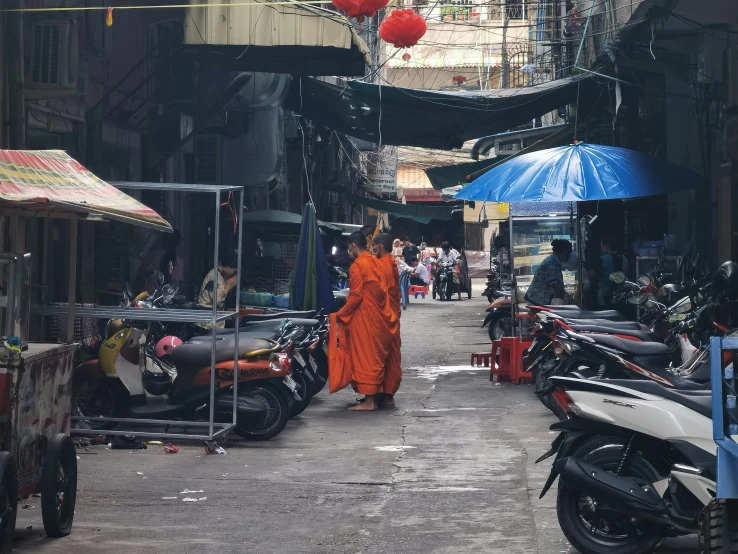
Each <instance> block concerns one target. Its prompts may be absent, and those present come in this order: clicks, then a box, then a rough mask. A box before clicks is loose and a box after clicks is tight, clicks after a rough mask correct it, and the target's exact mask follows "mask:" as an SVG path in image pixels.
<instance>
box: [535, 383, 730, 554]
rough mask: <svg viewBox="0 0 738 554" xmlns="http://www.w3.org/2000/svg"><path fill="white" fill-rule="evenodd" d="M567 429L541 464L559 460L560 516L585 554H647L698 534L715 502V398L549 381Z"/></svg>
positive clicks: (558, 427) (646, 387) (649, 387)
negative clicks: (664, 542) (664, 540)
mask: <svg viewBox="0 0 738 554" xmlns="http://www.w3.org/2000/svg"><path fill="white" fill-rule="evenodd" d="M552 381H553V383H554V385H555V386H556V387H557V388H556V390H555V392H554V398H555V399H556V402H557V404H558V406H559V407H560V409H561V410H562V411H564V412H565V413H566V415H567V419H565V420H563V421H560V422H558V423H555V424H554V425H552V426H551V430H552V431H558V432H559V433H560V434H559V436H558V437H557V438H556V439H555V440H554V442H553V444H552V445H551V449H550V450H549V451H548V452H547V453H546V454H544V455H543V456H541V458H539V459H538V460H537V461H536V463H539V462H541V461H543V460H545V459H547V458H548V457H550V456H552V455H554V454H555V455H556V458H555V460H554V463H553V465H552V469H551V473H550V475H549V477H548V480H547V481H546V483H545V485H544V487H543V490H542V491H541V495H540V497H541V498H543V496H545V494H546V493H547V492H548V491H549V489H550V488H551V486H552V485H553V483H554V481H555V480H556V478H557V477H558V478H559V486H558V493H557V497H556V514H557V516H558V520H559V524H560V525H561V530H562V531H563V532H564V535H565V536H566V538H567V539H568V540H569V542H570V543H571V544H572V545H573V546H574V547H575V548H576V549H577V550H578V551H579V552H581V553H582V554H610V553H611V552H623V553H626V552H627V553H628V554H646V553H647V552H651V551H652V550H653V549H654V548H655V547H656V545H657V544H658V543H659V542H660V541H661V539H662V538H663V537H668V536H678V535H687V534H694V533H698V532H699V531H700V529H701V526H700V518H701V514H702V512H703V511H704V509H705V507H706V506H708V505H709V504H710V503H711V502H712V500H713V498H714V497H715V491H716V490H717V489H716V483H715V464H716V446H715V443H714V441H713V438H712V421H711V415H712V414H711V409H712V407H711V402H712V400H711V395H710V392H709V391H676V390H673V389H670V388H667V387H664V386H661V385H659V384H658V383H656V382H653V381H643V380H640V381H629V380H602V381H596V380H595V381H591V380H580V379H573V378H566V377H554V378H552Z"/></svg>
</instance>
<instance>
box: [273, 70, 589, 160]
mask: <svg viewBox="0 0 738 554" xmlns="http://www.w3.org/2000/svg"><path fill="white" fill-rule="evenodd" d="M598 86H599V85H598V84H597V83H596V82H595V81H594V80H592V79H588V78H568V79H559V80H556V81H551V82H548V83H544V84H541V85H536V86H531V87H523V88H513V89H501V90H494V91H479V92H474V93H470V92H466V91H459V92H446V91H426V90H417V89H404V88H397V87H393V86H386V85H373V84H367V83H363V82H360V81H349V83H348V85H346V86H336V85H332V84H330V83H325V82H323V81H318V80H316V79H311V78H299V79H294V80H293V81H292V85H291V87H290V92H289V94H288V95H287V100H286V105H287V107H288V108H290V109H291V110H293V111H295V112H297V113H299V114H301V115H304V116H305V117H308V118H309V119H312V120H314V121H317V122H319V123H321V124H323V125H325V126H327V127H330V128H332V129H335V130H336V131H339V132H341V133H344V134H346V135H350V136H353V137H356V138H360V139H363V140H366V141H369V142H374V143H380V142H381V144H389V145H398V146H403V145H405V146H421V147H425V148H437V149H440V150H450V149H452V148H461V146H462V145H463V143H464V141H466V140H470V139H475V138H479V137H482V136H486V135H489V134H491V133H497V132H501V131H507V130H509V129H513V128H514V127H516V126H519V125H522V124H524V123H528V122H530V121H531V120H532V119H534V118H536V117H539V116H541V115H543V114H546V113H548V112H550V111H552V110H556V109H557V108H559V107H562V106H565V105H567V104H569V103H570V102H573V101H575V100H576V98H577V90H578V89H579V97H580V99H581V100H580V108H581V107H582V105H581V104H583V103H584V102H585V101H588V99H590V98H593V97H594V95H593V94H592V93H593V91H594V90H595V89H596V88H597V87H598ZM380 105H381V109H380ZM380 113H381V116H382V121H381V126H380V122H379V116H380ZM380 131H381V133H380ZM380 134H381V137H380Z"/></svg>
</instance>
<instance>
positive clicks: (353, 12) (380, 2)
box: [331, 0, 389, 23]
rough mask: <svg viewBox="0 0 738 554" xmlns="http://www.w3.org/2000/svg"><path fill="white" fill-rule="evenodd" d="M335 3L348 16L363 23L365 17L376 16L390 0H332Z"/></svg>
mask: <svg viewBox="0 0 738 554" xmlns="http://www.w3.org/2000/svg"><path fill="white" fill-rule="evenodd" d="M331 1H332V2H333V5H334V6H336V7H337V8H338V9H339V10H341V11H342V12H346V16H347V17H354V18H356V21H358V22H359V23H361V22H362V21H364V18H365V17H374V16H375V15H377V10H381V9H382V8H384V7H386V6H387V4H389V0H331Z"/></svg>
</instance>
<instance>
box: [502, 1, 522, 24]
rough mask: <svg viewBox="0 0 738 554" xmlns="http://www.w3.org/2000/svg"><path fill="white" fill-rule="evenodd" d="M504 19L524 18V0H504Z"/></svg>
mask: <svg viewBox="0 0 738 554" xmlns="http://www.w3.org/2000/svg"><path fill="white" fill-rule="evenodd" d="M505 18H506V19H525V0H505Z"/></svg>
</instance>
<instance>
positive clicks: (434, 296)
mask: <svg viewBox="0 0 738 554" xmlns="http://www.w3.org/2000/svg"><path fill="white" fill-rule="evenodd" d="M436 287H437V285H436V283H435V281H434V282H433V300H435V299H436Z"/></svg>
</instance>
